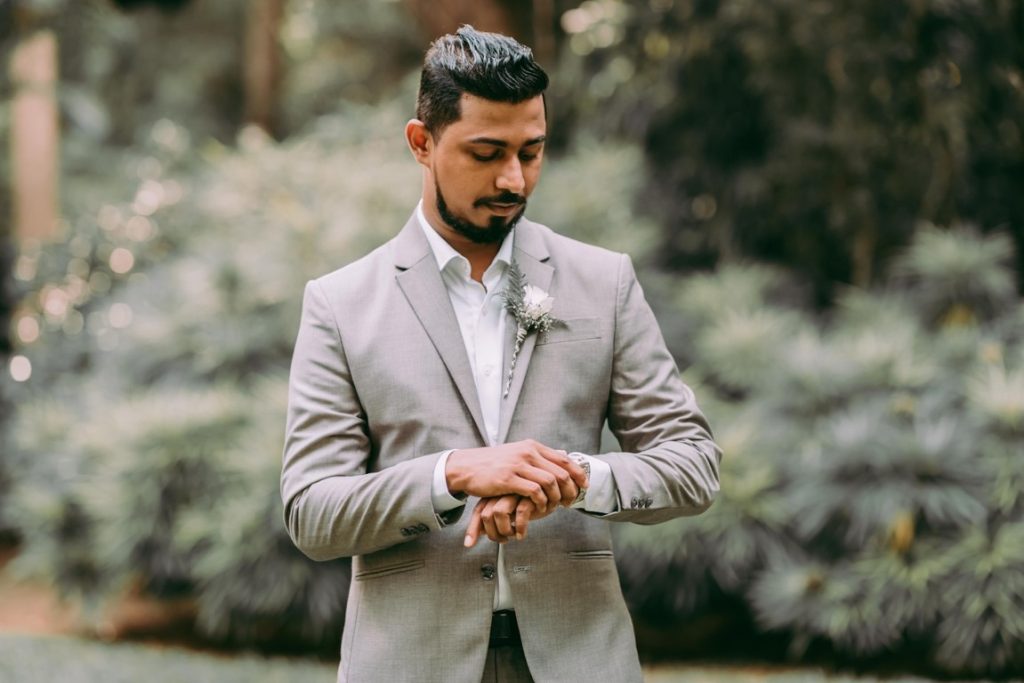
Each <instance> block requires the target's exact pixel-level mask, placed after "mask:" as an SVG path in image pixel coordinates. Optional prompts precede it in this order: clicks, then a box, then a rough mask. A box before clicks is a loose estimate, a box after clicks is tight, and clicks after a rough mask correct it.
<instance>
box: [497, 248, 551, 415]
mask: <svg viewBox="0 0 1024 683" xmlns="http://www.w3.org/2000/svg"><path fill="white" fill-rule="evenodd" d="M502 297H503V298H504V299H505V310H507V311H508V312H509V314H510V315H511V316H512V317H513V318H515V321H516V345H515V347H514V348H513V349H512V362H511V363H510V364H509V368H508V379H507V380H506V381H505V393H504V394H502V398H508V392H509V390H510V389H511V388H512V375H513V373H514V372H515V370H516V360H517V359H518V358H519V350H520V349H522V347H523V342H524V341H526V336H527V335H528V334H530V333H532V332H547V331H548V330H549V329H551V327H552V326H553V325H561V324H563V323H562V321H561V320H559V319H558V318H556V317H554V316H552V315H551V307H552V306H553V305H554V303H555V299H554V297H551V296H549V295H548V293H547V292H545V291H544V290H543V289H541V288H540V287H534V286H533V285H529V284H526V277H525V276H524V275H523V271H521V270H519V264H518V263H516V262H515V261H512V263H511V264H510V265H509V267H508V286H507V287H505V291H504V292H502Z"/></svg>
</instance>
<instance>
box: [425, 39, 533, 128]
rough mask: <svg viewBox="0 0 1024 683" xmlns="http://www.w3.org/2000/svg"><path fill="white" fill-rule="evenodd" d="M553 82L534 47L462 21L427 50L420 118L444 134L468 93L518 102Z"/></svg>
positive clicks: (457, 118) (427, 125) (456, 117)
mask: <svg viewBox="0 0 1024 683" xmlns="http://www.w3.org/2000/svg"><path fill="white" fill-rule="evenodd" d="M547 87H548V75H547V74H546V73H544V69H542V68H540V65H539V64H537V62H536V61H534V59H533V52H532V51H531V50H530V48H528V47H526V46H525V45H522V44H520V43H519V42H517V41H516V40H514V39H512V38H509V37H508V36H503V35H501V34H498V33H485V32H483V31H477V30H476V29H475V28H473V27H472V26H468V25H467V26H463V27H462V28H460V29H459V30H458V31H456V32H455V33H454V34H451V33H450V34H448V35H445V36H441V37H440V38H438V39H437V40H435V41H434V43H433V44H432V45H431V46H430V49H429V50H427V56H426V57H425V58H424V60H423V73H422V74H421V75H420V92H419V96H418V97H417V98H416V118H418V119H419V120H420V121H422V122H423V123H424V124H425V125H426V127H427V130H429V131H430V132H431V133H433V134H434V135H439V134H440V133H441V131H442V130H444V128H445V127H446V126H448V125H449V124H451V123H454V122H456V121H458V120H459V117H460V116H461V115H462V111H461V108H460V105H459V101H460V99H461V97H462V94H463V93H469V94H470V95H476V96H477V97H482V98H484V99H486V100H491V101H493V102H510V103H512V104H516V103H519V102H523V101H525V100H528V99H532V98H534V97H536V96H537V95H540V94H542V93H543V92H544V89H545V88H547Z"/></svg>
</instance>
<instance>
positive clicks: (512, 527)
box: [466, 493, 557, 548]
mask: <svg viewBox="0 0 1024 683" xmlns="http://www.w3.org/2000/svg"><path fill="white" fill-rule="evenodd" d="M556 507H557V506H556ZM554 509H555V508H552V509H551V510H548V509H546V508H545V509H542V510H539V511H538V509H537V506H536V505H535V504H534V502H533V501H532V500H530V499H529V498H526V497H523V496H518V495H516V494H514V493H510V494H506V495H504V496H494V497H492V498H481V499H480V501H479V502H478V503H477V504H476V507H475V508H473V516H472V517H471V518H470V520H469V527H468V529H467V530H466V547H467V548H472V547H473V546H474V545H476V542H477V539H478V538H479V537H480V532H481V531H483V532H484V533H485V534H487V538H489V539H491V540H492V541H495V542H497V543H507V542H508V541H509V540H510V539H512V538H515V539H516V540H522V539H524V538H526V531H527V527H529V525H530V521H531V520H534V519H543V518H544V517H547V516H548V515H549V514H551V512H553V511H554Z"/></svg>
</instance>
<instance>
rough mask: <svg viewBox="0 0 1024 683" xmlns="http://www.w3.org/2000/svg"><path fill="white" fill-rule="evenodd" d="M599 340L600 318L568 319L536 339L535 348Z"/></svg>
mask: <svg viewBox="0 0 1024 683" xmlns="http://www.w3.org/2000/svg"><path fill="white" fill-rule="evenodd" d="M600 338H601V319H600V318H570V319H569V320H563V321H562V323H561V324H559V325H553V326H552V327H551V329H549V330H548V331H547V332H544V333H543V334H541V335H540V336H539V337H537V346H541V345H545V344H562V343H565V342H575V341H586V340H588V339H600Z"/></svg>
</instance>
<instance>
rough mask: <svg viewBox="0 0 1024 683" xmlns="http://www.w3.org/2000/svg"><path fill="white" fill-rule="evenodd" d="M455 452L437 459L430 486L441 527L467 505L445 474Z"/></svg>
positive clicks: (450, 451)
mask: <svg viewBox="0 0 1024 683" xmlns="http://www.w3.org/2000/svg"><path fill="white" fill-rule="evenodd" d="M454 450H455V449H454V448H453V449H451V450H448V451H445V452H444V453H442V454H441V457H440V458H438V459H437V464H436V465H434V477H433V479H432V481H431V484H430V502H431V503H432V504H433V506H434V514H436V515H437V516H438V520H439V522H440V524H441V526H444V525H445V523H446V522H445V521H444V519H445V518H446V516H445V514H444V513H446V512H449V511H451V510H454V509H456V508H460V507H463V506H464V505H465V504H466V501H465V500H460V499H458V498H456V497H455V496H453V495H452V494H451V491H449V490H448V482H447V480H446V478H445V474H444V468H445V466H446V465H447V464H448V456H449V455H451V454H452V451H454ZM602 464H604V463H602ZM604 466H605V467H608V465H607V464H604ZM609 469H611V468H609Z"/></svg>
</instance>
